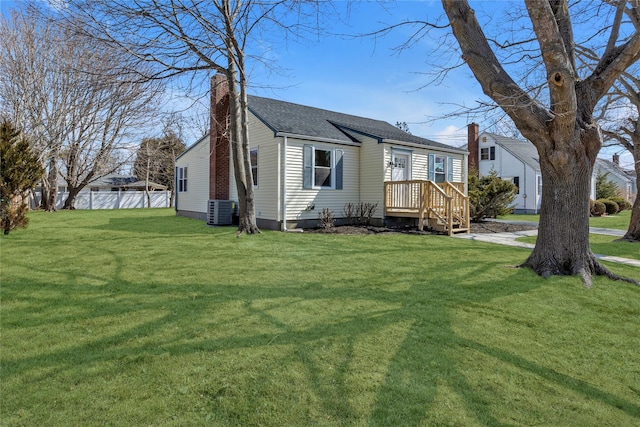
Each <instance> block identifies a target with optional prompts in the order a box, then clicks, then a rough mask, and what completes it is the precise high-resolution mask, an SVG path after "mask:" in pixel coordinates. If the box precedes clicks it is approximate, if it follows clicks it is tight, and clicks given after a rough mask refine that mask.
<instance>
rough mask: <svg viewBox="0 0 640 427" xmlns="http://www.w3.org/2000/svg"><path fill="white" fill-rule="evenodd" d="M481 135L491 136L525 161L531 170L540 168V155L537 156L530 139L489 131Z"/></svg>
mask: <svg viewBox="0 0 640 427" xmlns="http://www.w3.org/2000/svg"><path fill="white" fill-rule="evenodd" d="M483 135H489V136H491V138H493V139H494V140H495V141H496V142H497V143H498V144H500V145H501V146H502V147H503V148H504V149H505V150H507V151H509V152H510V153H511V154H512V155H514V156H515V157H517V158H518V159H520V160H522V161H523V162H525V163H526V164H527V165H528V166H530V167H531V168H532V169H533V170H540V157H539V156H538V150H537V149H536V147H535V145H533V144H532V143H531V142H530V141H523V140H521V139H515V138H509V137H506V136H502V135H496V134H495V133H489V132H484V133H483Z"/></svg>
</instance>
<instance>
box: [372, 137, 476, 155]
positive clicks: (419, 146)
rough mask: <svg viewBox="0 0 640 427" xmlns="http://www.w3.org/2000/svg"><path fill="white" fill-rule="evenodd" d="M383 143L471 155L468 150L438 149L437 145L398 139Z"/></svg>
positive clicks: (386, 140)
mask: <svg viewBox="0 0 640 427" xmlns="http://www.w3.org/2000/svg"><path fill="white" fill-rule="evenodd" d="M382 142H383V143H385V144H396V145H405V146H407V147H415V148H429V149H431V150H436V151H443V152H445V153H452V154H464V155H469V152H468V151H467V150H462V149H460V148H455V147H451V148H445V147H438V146H435V145H428V144H418V143H417V142H408V141H400V140H397V139H383V140H382Z"/></svg>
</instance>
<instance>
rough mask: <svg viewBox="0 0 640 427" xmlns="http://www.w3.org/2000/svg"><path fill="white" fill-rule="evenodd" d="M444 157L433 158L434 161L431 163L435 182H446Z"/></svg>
mask: <svg viewBox="0 0 640 427" xmlns="http://www.w3.org/2000/svg"><path fill="white" fill-rule="evenodd" d="M444 165H445V157H444V156H435V160H434V163H433V170H434V172H435V178H434V181H435V182H445V181H446V178H445V177H446V175H445V171H444V168H445V166H444Z"/></svg>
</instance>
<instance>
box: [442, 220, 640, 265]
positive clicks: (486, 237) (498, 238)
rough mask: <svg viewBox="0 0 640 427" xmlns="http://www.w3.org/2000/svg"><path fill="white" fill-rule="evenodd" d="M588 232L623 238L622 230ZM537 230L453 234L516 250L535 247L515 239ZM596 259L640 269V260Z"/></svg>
mask: <svg viewBox="0 0 640 427" xmlns="http://www.w3.org/2000/svg"><path fill="white" fill-rule="evenodd" d="M494 221H496V222H508V223H511V224H522V225H531V226H534V227H537V226H538V223H537V222H528V221H504V220H494ZM589 232H590V233H593V234H606V235H609V236H618V237H622V236H624V233H625V232H624V231H622V230H613V229H610V228H599V227H590V228H589ZM537 235H538V230H525V231H516V232H513V233H477V234H463V233H461V234H455V235H454V236H455V237H457V238H460V239H468V240H477V241H479V242H487V243H496V244H499V245H507V246H515V247H518V248H525V249H533V247H534V246H535V245H534V244H533V243H525V242H518V241H516V239H518V238H520V237H526V236H537ZM595 255H596V258H598V259H601V260H603V261H609V262H617V263H618V264H625V265H630V266H632V267H638V268H640V260H637V259H629V258H622V257H616V256H609V255H599V254H595Z"/></svg>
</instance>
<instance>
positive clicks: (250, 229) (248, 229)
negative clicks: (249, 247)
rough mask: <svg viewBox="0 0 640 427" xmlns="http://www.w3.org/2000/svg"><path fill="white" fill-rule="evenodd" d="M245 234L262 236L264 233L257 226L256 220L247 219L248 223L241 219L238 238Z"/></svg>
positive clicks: (237, 233)
mask: <svg viewBox="0 0 640 427" xmlns="http://www.w3.org/2000/svg"><path fill="white" fill-rule="evenodd" d="M243 233H246V234H260V233H262V232H261V231H260V229H259V228H258V226H257V225H256V222H255V220H254V221H251V220H250V219H247V220H246V221H243V220H242V219H241V220H240V223H239V224H238V231H237V232H236V237H240V235H241V234H243Z"/></svg>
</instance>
